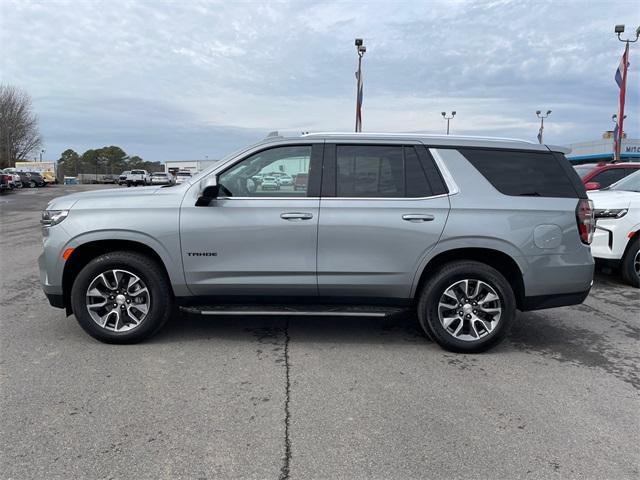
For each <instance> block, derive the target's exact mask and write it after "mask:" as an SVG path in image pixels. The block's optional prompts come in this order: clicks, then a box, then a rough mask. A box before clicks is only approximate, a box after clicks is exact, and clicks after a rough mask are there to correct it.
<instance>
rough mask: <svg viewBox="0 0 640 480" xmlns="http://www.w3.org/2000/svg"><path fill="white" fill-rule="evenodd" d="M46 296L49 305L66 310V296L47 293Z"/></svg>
mask: <svg viewBox="0 0 640 480" xmlns="http://www.w3.org/2000/svg"><path fill="white" fill-rule="evenodd" d="M45 295H46V296H47V300H49V304H50V305H51V306H52V307H56V308H65V304H64V296H62V295H58V294H55V293H45Z"/></svg>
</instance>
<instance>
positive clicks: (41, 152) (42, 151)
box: [40, 149, 46, 163]
mask: <svg viewBox="0 0 640 480" xmlns="http://www.w3.org/2000/svg"><path fill="white" fill-rule="evenodd" d="M44 152H46V150H45V149H42V150H40V163H42V154H43V153H44Z"/></svg>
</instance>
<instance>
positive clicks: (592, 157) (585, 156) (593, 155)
mask: <svg viewBox="0 0 640 480" xmlns="http://www.w3.org/2000/svg"><path fill="white" fill-rule="evenodd" d="M567 147H569V148H570V149H571V153H569V154H567V158H568V159H569V160H570V161H571V163H575V164H579V163H597V162H610V161H612V160H613V132H612V131H608V132H605V133H604V134H603V135H602V138H600V139H598V140H591V141H588V142H578V143H572V144H569V145H567ZM620 161H622V162H634V161H636V162H637V161H640V139H638V138H627V137H626V135H625V138H623V139H622V148H621V149H620Z"/></svg>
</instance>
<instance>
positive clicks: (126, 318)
mask: <svg viewBox="0 0 640 480" xmlns="http://www.w3.org/2000/svg"><path fill="white" fill-rule="evenodd" d="M86 305H87V311H88V312H89V315H90V316H91V319H92V320H93V321H94V322H95V323H96V324H97V325H98V326H99V327H101V328H104V329H105V330H109V331H112V332H126V331H129V330H133V329H134V328H137V327H139V326H140V325H141V324H142V322H143V321H144V320H145V318H147V315H148V314H149V310H150V308H151V295H150V293H149V289H148V288H147V285H146V284H145V283H144V282H143V281H142V279H141V278H140V277H139V276H137V275H136V274H134V273H131V272H129V271H128V270H122V269H112V270H107V271H105V272H103V273H101V274H99V275H97V276H96V277H95V278H94V279H93V280H92V281H91V283H90V284H89V287H88V288H87V293H86Z"/></svg>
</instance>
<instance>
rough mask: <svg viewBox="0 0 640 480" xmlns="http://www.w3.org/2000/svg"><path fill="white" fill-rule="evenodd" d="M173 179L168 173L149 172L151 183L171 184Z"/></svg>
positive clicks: (173, 181)
mask: <svg viewBox="0 0 640 480" xmlns="http://www.w3.org/2000/svg"><path fill="white" fill-rule="evenodd" d="M174 183H175V179H174V178H173V175H171V174H170V173H163V172H155V173H152V174H151V185H173V184H174Z"/></svg>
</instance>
